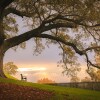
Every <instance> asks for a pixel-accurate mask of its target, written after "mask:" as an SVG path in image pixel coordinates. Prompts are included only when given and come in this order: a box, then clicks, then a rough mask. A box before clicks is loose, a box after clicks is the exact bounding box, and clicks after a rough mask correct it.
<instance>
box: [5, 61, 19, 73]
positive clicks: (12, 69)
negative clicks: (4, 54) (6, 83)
mask: <svg viewBox="0 0 100 100" xmlns="http://www.w3.org/2000/svg"><path fill="white" fill-rule="evenodd" d="M17 69H18V67H17V66H16V65H15V64H14V63H13V62H8V63H6V64H4V71H5V73H6V74H9V75H15V74H16V73H17Z"/></svg>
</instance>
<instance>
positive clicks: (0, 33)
mask: <svg viewBox="0 0 100 100" xmlns="http://www.w3.org/2000/svg"><path fill="white" fill-rule="evenodd" d="M16 17H21V18H22V19H23V21H24V22H26V27H29V31H27V32H25V33H21V34H18V31H19V27H18V24H20V23H17V20H16ZM31 38H33V39H34V43H35V44H36V48H35V50H34V51H36V52H38V53H40V52H41V51H42V50H43V49H44V45H43V44H42V39H45V41H46V44H47V45H50V43H53V44H55V45H58V46H59V48H60V49H62V52H61V53H60V55H61V56H62V62H63V63H64V66H63V67H64V68H65V70H66V71H70V70H69V69H76V71H77V70H79V69H77V66H78V63H77V58H78V55H80V56H83V57H84V59H85V60H86V62H87V66H88V68H89V67H90V66H93V67H96V68H100V67H99V65H98V64H96V62H95V58H94V59H92V60H91V58H90V57H89V55H90V54H96V51H100V0H8V1H7V0H0V50H1V51H0V52H2V53H3V54H4V53H5V52H6V51H7V50H8V49H9V48H12V47H14V46H17V45H19V44H21V43H22V44H21V47H23V48H24V47H25V43H24V42H25V41H27V40H29V39H31ZM2 53H1V54H2ZM77 54H78V55H77ZM0 59H1V58H0ZM72 65H74V66H73V67H72ZM69 66H70V67H69Z"/></svg>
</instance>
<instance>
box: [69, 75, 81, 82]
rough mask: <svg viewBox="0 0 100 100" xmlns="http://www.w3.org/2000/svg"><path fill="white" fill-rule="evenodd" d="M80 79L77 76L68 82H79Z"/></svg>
mask: <svg viewBox="0 0 100 100" xmlns="http://www.w3.org/2000/svg"><path fill="white" fill-rule="evenodd" d="M79 81H80V79H79V78H78V77H77V76H72V77H71V79H70V82H79Z"/></svg>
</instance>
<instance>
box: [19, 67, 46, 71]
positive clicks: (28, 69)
mask: <svg viewBox="0 0 100 100" xmlns="http://www.w3.org/2000/svg"><path fill="white" fill-rule="evenodd" d="M45 70H46V68H45V67H31V68H18V71H45Z"/></svg>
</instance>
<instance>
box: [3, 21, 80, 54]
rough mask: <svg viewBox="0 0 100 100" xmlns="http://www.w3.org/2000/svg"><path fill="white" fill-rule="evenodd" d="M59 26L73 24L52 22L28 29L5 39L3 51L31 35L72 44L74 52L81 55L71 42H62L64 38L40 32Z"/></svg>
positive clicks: (69, 26) (68, 26)
mask: <svg viewBox="0 0 100 100" xmlns="http://www.w3.org/2000/svg"><path fill="white" fill-rule="evenodd" d="M60 27H67V28H74V26H73V25H71V24H70V23H69V24H68V23H67V24H65V23H64V24H63V23H58V24H52V25H51V24H50V25H48V26H40V27H38V28H36V29H33V30H31V31H28V32H26V33H23V34H21V35H19V36H15V37H13V38H10V39H7V40H5V42H4V45H5V51H6V50H7V49H9V48H11V47H13V46H16V45H19V44H20V43H22V42H25V41H27V40H29V39H30V38H32V37H41V38H49V39H53V40H56V41H60V42H63V43H65V44H66V45H69V46H72V47H73V48H74V49H75V50H76V52H77V53H79V54H80V55H81V52H80V51H78V49H77V47H76V46H75V45H72V44H71V43H67V42H64V40H62V39H60V38H58V37H53V36H50V35H43V34H41V33H42V32H45V31H49V30H51V29H54V28H60Z"/></svg>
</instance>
